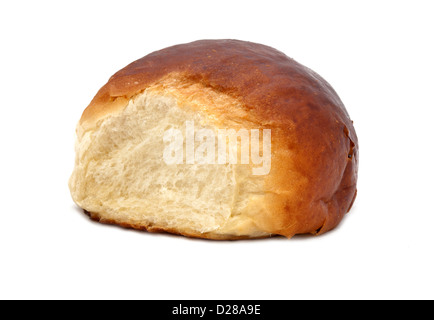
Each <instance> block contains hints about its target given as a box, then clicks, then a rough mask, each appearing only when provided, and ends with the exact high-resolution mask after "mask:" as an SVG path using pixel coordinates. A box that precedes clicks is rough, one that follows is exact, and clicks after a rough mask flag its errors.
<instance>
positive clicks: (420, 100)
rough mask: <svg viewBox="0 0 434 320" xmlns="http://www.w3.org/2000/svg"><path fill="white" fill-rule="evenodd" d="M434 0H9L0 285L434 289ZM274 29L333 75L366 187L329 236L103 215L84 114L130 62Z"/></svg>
mask: <svg viewBox="0 0 434 320" xmlns="http://www.w3.org/2000/svg"><path fill="white" fill-rule="evenodd" d="M433 14H434V7H433V5H432V1H406V2H403V1H363V2H360V1H359V2H356V1H299V2H291V1H270V0H267V1H252V0H250V1H234V0H231V1H222V0H219V1H213V2H210V1H186V0H183V1H173V2H168V1H125V0H124V1H117V2H114V1H68V2H67V1H2V2H1V4H0V16H1V17H0V33H1V47H2V48H1V51H0V57H1V59H0V72H1V73H0V88H1V100H0V108H1V113H0V115H1V118H0V139H1V140H0V141H1V157H0V164H1V165H0V174H1V176H0V188H1V189H0V196H1V207H0V215H1V216H0V298H2V299H433V298H434V290H433V288H434V254H433V244H434V237H433V234H434V209H433V201H432V198H433V195H432V194H433V191H434V190H433V189H434V187H433V181H434V174H433V155H434V152H433V137H434V134H433V118H432V116H433V110H434V96H433V92H434V63H433V57H434V45H433V44H434V37H433V34H434V22H433V21H434V19H433ZM206 38H208V39H218V38H234V39H241V40H249V41H254V42H259V43H263V44H267V45H270V46H273V47H275V48H277V49H279V50H281V51H283V52H285V53H286V54H287V55H289V56H290V57H292V58H294V59H296V60H297V61H299V62H300V63H302V64H304V65H306V66H308V67H310V68H312V69H313V70H315V71H316V72H318V73H319V74H320V75H322V76H323V77H324V78H325V79H326V80H328V81H329V82H330V83H331V84H332V85H333V87H334V88H335V89H336V91H337V92H338V94H339V95H340V97H341V98H342V100H343V102H344V104H345V105H346V107H347V109H348V111H349V113H350V115H351V117H352V119H353V120H354V124H355V127H356V130H357V134H358V136H359V141H360V170H359V184H358V189H359V193H358V198H357V200H356V202H355V205H354V207H353V209H352V210H351V212H350V213H349V214H348V215H347V216H346V218H345V219H344V220H343V222H342V224H341V225H340V226H339V227H338V228H337V229H335V230H334V231H332V232H329V233H327V234H325V235H323V236H319V237H312V236H296V237H294V238H293V239H291V240H287V239H284V238H274V239H267V240H255V241H238V242H214V241H204V240H192V239H187V238H183V237H178V236H170V235H158V234H148V233H144V232H137V231H128V230H124V229H121V228H118V227H110V226H104V225H100V224H97V223H94V222H91V221H90V220H89V219H88V218H87V217H86V216H85V215H83V214H82V212H81V210H79V209H78V208H77V207H76V206H75V205H74V203H73V201H72V200H71V197H70V195H69V190H68V187H67V181H68V179H69V176H70V174H71V172H72V169H73V162H74V149H73V147H74V139H75V132H74V130H75V125H76V123H77V122H78V120H79V118H80V116H81V113H82V111H83V109H84V108H85V107H86V106H87V104H88V103H89V102H90V100H91V99H92V97H93V96H94V94H95V93H96V92H97V90H98V89H99V88H100V87H101V86H102V85H103V84H104V83H105V82H106V81H107V80H108V78H109V77H110V76H111V75H112V74H113V73H114V72H116V71H117V70H119V69H120V68H122V67H124V66H125V65H126V64H128V63H130V62H132V61H133V60H136V59H138V58H140V57H142V56H144V55H146V54H148V53H150V52H152V51H154V50H158V49H161V48H164V47H167V46H170V45H174V44H178V43H185V42H189V41H193V40H198V39H206Z"/></svg>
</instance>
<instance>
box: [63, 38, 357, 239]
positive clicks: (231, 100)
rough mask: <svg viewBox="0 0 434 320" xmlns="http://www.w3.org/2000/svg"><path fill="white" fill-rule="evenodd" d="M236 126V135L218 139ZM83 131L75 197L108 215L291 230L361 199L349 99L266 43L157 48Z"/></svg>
mask: <svg viewBox="0 0 434 320" xmlns="http://www.w3.org/2000/svg"><path fill="white" fill-rule="evenodd" d="M230 130H232V131H230ZM229 131H230V132H232V133H234V132H235V134H236V135H235V140H231V139H230V138H229V135H228V136H223V137H220V136H219V134H220V133H221V132H223V133H225V132H226V133H228V132H229ZM76 132H77V142H76V160H75V168H74V171H73V174H72V176H71V178H70V181H69V187H70V190H71V194H72V198H73V200H74V201H75V203H76V204H77V205H78V206H80V207H81V208H83V209H84V211H85V212H86V213H88V214H89V215H90V217H91V218H92V219H94V220H97V221H100V222H102V223H109V224H117V225H121V226H124V227H129V228H134V229H140V230H147V231H151V232H161V231H164V232H169V233H175V234H180V235H184V236H189V237H199V238H208V239H221V240H224V239H252V238H264V237H269V236H273V235H282V236H285V237H287V238H291V237H292V236H294V235H295V234H303V233H311V234H316V235H317V234H322V233H324V232H326V231H328V230H331V229H333V228H334V227H336V226H337V225H338V224H339V222H340V221H341V220H342V218H343V217H344V215H345V213H346V212H348V211H349V210H350V208H351V206H352V204H353V202H354V199H355V197H356V182H357V168H358V142H357V136H356V132H355V130H354V127H353V123H352V121H351V120H350V117H349V115H348V113H347V111H346V109H345V107H344V105H343V103H342V102H341V100H340V98H339V97H338V95H337V94H336V92H335V91H334V90H333V88H332V87H331V86H330V85H329V84H328V83H327V82H326V81H325V80H324V79H323V78H321V77H320V76H319V75H318V74H316V73H315V72H313V71H312V70H310V69H308V68H306V67H305V66H303V65H301V64H299V63H297V62H296V61H294V60H293V59H291V58H288V57H287V56H286V55H285V54H283V53H282V52H279V51H277V50H275V49H273V48H271V47H268V46H264V45H261V44H256V43H251V42H245V41H238V40H202V41H196V42H192V43H188V44H181V45H176V46H173V47H169V48H166V49H163V50H161V51H157V52H153V53H151V54H149V55H147V56H145V57H143V58H141V59H139V60H137V61H135V62H133V63H131V64H130V65H128V66H126V67H125V68H124V69H122V70H120V71H118V72H117V73H115V74H114V75H113V76H112V77H111V78H110V79H109V81H108V82H107V83H106V84H105V85H104V86H103V87H102V88H101V89H100V90H99V92H98V93H97V94H96V96H95V97H94V98H93V100H92V101H91V102H90V104H89V106H88V107H87V108H86V110H85V111H84V113H83V115H82V117H81V120H80V121H79V123H78V126H77V131H76ZM204 132H205V134H204ZM246 132H247V140H243V138H242V135H241V134H240V133H246ZM199 133H202V135H201V136H200V134H199ZM170 134H172V135H170ZM212 135H214V136H212ZM213 137H214V138H213ZM220 138H221V139H220ZM255 139H257V140H255ZM267 139H269V141H270V143H271V145H270V146H269V147H270V148H269V149H267V148H268V147H267V144H266V140H267ZM217 141H218V142H219V143H217ZM246 141H247V142H246ZM213 142H214V144H212V143H213ZM220 143H221V144H220ZM214 146H215V149H213V148H214ZM220 147H221V148H222V149H219V148H220ZM243 148H244V149H243ZM246 148H247V149H246ZM246 150H247V151H246ZM249 150H250V151H249ZM192 152H193V154H192ZM246 152H247V153H246ZM255 152H256V153H255ZM231 155H232V158H231ZM220 156H222V160H223V161H220V158H218V157H220ZM165 157H166V158H165ZM167 157H169V158H167ZM170 157H172V158H170ZM213 157H214V158H213ZM225 157H226V158H225ZM258 157H259V158H258ZM267 157H269V158H267ZM167 159H169V161H167ZM204 159H205V160H204ZM225 159H226V161H224V160H225ZM261 159H262V163H261V162H260V161H259V160H261ZM267 159H268V160H269V161H268V162H267ZM207 161H208V162H207ZM255 170H256V171H255ZM261 170H262V171H261Z"/></svg>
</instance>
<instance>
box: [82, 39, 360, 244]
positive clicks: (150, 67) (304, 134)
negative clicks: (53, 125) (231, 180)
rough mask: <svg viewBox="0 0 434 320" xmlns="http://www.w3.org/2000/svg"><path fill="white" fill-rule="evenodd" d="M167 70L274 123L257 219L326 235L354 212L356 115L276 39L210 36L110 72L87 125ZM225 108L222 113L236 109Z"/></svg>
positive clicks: (275, 227)
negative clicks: (267, 43) (259, 40)
mask: <svg viewBox="0 0 434 320" xmlns="http://www.w3.org/2000/svg"><path fill="white" fill-rule="evenodd" d="M167 77H169V78H170V77H176V78H177V79H182V80H183V81H184V82H185V83H198V84H200V85H201V86H202V87H204V88H211V89H212V90H213V91H215V92H219V93H221V94H224V95H227V96H230V97H232V98H234V99H235V100H237V101H239V102H240V104H241V105H242V108H243V109H244V110H245V111H246V114H247V116H246V118H245V119H244V120H245V121H246V122H253V123H256V124H259V125H260V126H262V127H264V128H265V127H266V128H271V129H272V149H273V153H272V168H271V172H270V174H269V175H268V176H267V177H266V179H265V190H264V191H265V192H266V196H265V205H264V208H265V210H264V212H263V213H262V214H261V215H260V216H258V217H257V221H256V223H257V224H259V225H261V226H262V227H263V230H264V231H265V232H269V233H273V234H280V235H284V236H287V237H291V236H293V235H294V234H298V233H313V234H321V233H324V232H326V231H328V230H331V229H333V228H334V227H335V226H336V225H337V224H338V223H339V222H340V221H341V220H342V218H343V216H344V214H345V213H346V212H347V211H349V209H350V208H351V205H352V203H353V201H354V198H355V195H356V182H357V168H358V156H359V155H358V140H357V136H356V133H355V130H354V127H353V124H352V121H351V120H350V118H349V115H348V113H347V111H346V109H345V107H344V105H343V103H342V102H341V100H340V98H339V97H338V95H337V94H336V92H335V91H334V90H333V88H332V87H331V86H330V85H329V84H328V83H327V82H326V81H325V80H324V79H322V78H321V77H320V76H319V75H318V74H316V73H315V72H313V71H312V70H310V69H308V68H306V67H304V66H303V65H301V64H299V63H297V62H296V61H294V60H293V59H290V58H288V57H287V56H286V55H285V54H283V53H281V52H279V51H277V50H275V49H273V48H271V47H268V46H264V45H260V44H256V43H251V42H244V41H238V40H202V41H196V42H193V43H189V44H183V45H177V46H173V47H170V48H166V49H163V50H160V51H157V52H154V53H151V54H149V55H147V56H145V57H143V58H141V59H139V60H137V61H135V62H133V63H131V64H130V65H128V66H127V67H125V68H124V69H122V70H120V71H118V72H117V73H116V74H114V75H113V76H112V77H111V78H110V80H109V81H108V83H107V84H106V85H105V86H104V87H102V88H101V89H100V91H99V92H98V93H97V95H96V96H95V98H94V99H93V100H92V102H91V103H90V105H89V106H88V108H87V109H86V110H85V112H84V113H83V116H82V119H81V124H82V126H86V125H89V124H92V123H94V122H96V121H97V120H98V119H100V118H102V117H104V116H105V115H107V114H110V113H112V112H115V111H117V110H119V109H121V108H123V107H124V106H125V105H126V103H127V102H128V100H129V99H130V98H131V97H133V96H135V95H136V94H138V93H140V92H143V91H144V90H145V89H147V88H149V87H150V86H151V85H153V84H155V83H157V82H158V81H161V80H162V79H165V78H167ZM220 111H221V113H220V115H219V116H222V115H226V116H228V115H229V116H230V114H231V110H229V109H227V110H220ZM132 227H133V228H134V226H132ZM138 228H139V227H138ZM140 228H142V227H140ZM145 229H147V230H148V231H152V230H155V229H152V228H145ZM169 232H172V233H177V231H176V230H170V231H169ZM190 236H193V237H194V236H196V235H190ZM198 237H202V238H203V237H204V236H203V235H199V236H198Z"/></svg>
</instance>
